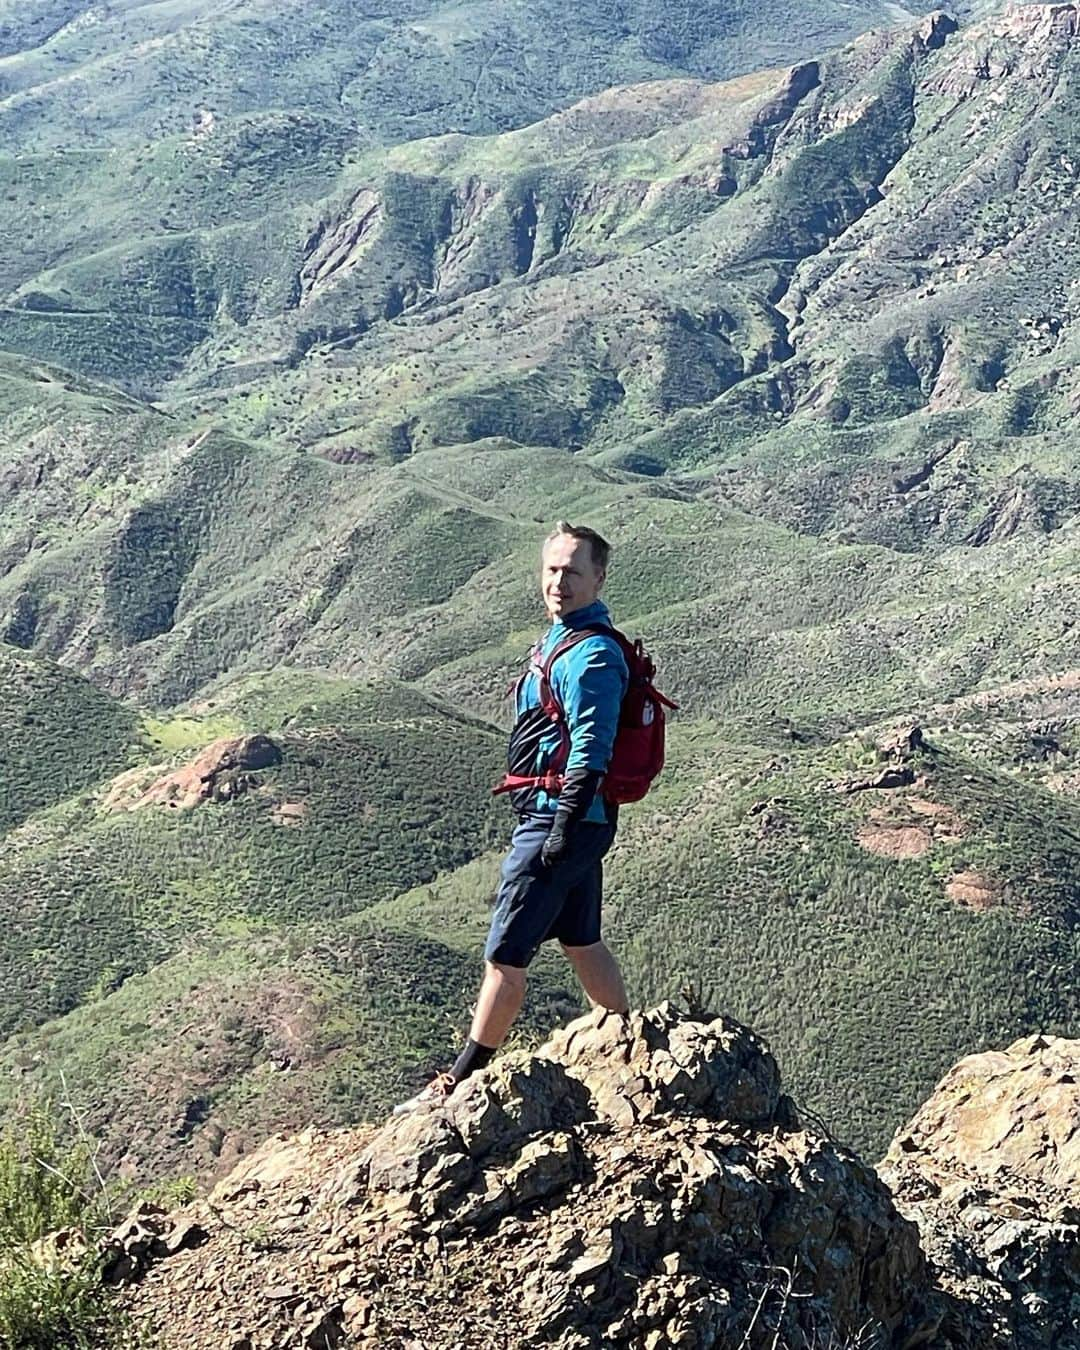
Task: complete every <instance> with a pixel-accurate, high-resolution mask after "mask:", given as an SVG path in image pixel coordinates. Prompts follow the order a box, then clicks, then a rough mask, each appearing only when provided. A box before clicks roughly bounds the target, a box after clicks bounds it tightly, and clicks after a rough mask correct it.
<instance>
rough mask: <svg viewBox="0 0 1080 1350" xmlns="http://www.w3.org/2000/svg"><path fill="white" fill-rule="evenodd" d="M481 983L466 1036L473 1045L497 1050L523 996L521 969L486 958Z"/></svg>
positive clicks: (517, 1010) (519, 1006) (519, 1007)
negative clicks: (474, 1043) (473, 1042)
mask: <svg viewBox="0 0 1080 1350" xmlns="http://www.w3.org/2000/svg"><path fill="white" fill-rule="evenodd" d="M484 964H485V970H484V982H483V984H481V986H480V994H479V997H478V998H477V1000H476V1011H475V1012H474V1013H473V1020H472V1026H471V1027H470V1029H469V1037H470V1039H471V1040H474V1041H475V1042H476V1043H477V1045H484V1046H488V1047H489V1048H490V1049H492V1050H497V1049H498V1048H499V1046H500V1045H502V1043H503V1041H504V1040H505V1039H506V1033H507V1032H508V1031H509V1030H510V1027H511V1025H512V1024H513V1021H514V1018H515V1017H516V1016H517V1015H518V1013H519V1012H520V1011H521V1005H522V1003H523V1001H524V999H525V971H524V970H522V969H520V968H519V967H518V966H504V965H501V964H499V963H498V962H496V961H487V962H485V963H484Z"/></svg>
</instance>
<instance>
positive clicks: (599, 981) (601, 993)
mask: <svg viewBox="0 0 1080 1350" xmlns="http://www.w3.org/2000/svg"><path fill="white" fill-rule="evenodd" d="M563 951H564V952H565V953H566V956H567V959H568V960H569V961H570V964H571V965H572V966H573V967H574V971H575V973H576V974H577V977H578V979H579V980H580V981H581V987H582V988H583V989H584V990H585V993H586V994H587V995H588V996H589V1001H590V1002H591V1003H592V1005H593V1007H596V1008H607V1009H608V1011H609V1012H618V1013H625V1012H629V1011H630V1000H629V999H628V998H627V996H626V985H625V984H623V977H622V973H621V972H620V970H619V964H618V962H617V961H616V960H615V958H614V957H613V956H612V954H611V952H609V951H608V949H607V947H606V946H605V945H604V943H602V942H594V943H592V944H591V945H590V946H588V947H566V946H564V947H563Z"/></svg>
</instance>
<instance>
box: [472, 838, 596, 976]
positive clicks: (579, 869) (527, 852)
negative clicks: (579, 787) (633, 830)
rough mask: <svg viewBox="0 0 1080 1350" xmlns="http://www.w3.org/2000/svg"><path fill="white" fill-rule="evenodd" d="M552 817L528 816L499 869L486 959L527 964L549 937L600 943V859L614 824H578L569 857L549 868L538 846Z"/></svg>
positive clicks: (586, 944)
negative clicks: (498, 880) (498, 883)
mask: <svg viewBox="0 0 1080 1350" xmlns="http://www.w3.org/2000/svg"><path fill="white" fill-rule="evenodd" d="M554 819H555V817H554V816H553V815H549V816H526V817H525V819H524V820H523V821H522V822H521V824H520V825H519V826H518V827H517V829H516V830H515V831H514V834H513V837H512V839H511V841H510V852H509V853H508V854H507V856H506V858H505V859H504V861H503V865H502V870H501V873H500V876H501V881H500V885H499V894H498V898H497V900H496V902H495V913H494V915H493V916H492V920H491V932H490V933H489V935H488V940H487V946H486V947H485V948H484V958H485V960H488V961H496V962H498V963H499V965H503V966H520V967H525V966H527V965H528V964H529V962H530V961H531V960H532V959H533V957H534V956H535V955H536V953H537V951H538V949H539V947H540V944H541V943H542V942H546V941H548V939H550V938H556V939H557V940H558V941H559V942H561V943H563V944H564V945H565V946H567V947H590V946H592V944H593V943H594V942H599V941H600V904H601V900H602V899H603V890H604V873H603V867H602V865H601V859H602V858H603V856H604V854H605V853H606V852H607V851H608V849H609V848H610V847H611V844H612V840H613V839H614V838H615V826H614V825H611V824H604V825H602V824H593V823H592V822H590V821H581V822H579V823H578V824H577V825H575V826H574V827H573V833H572V835H571V836H570V849H569V852H568V853H567V855H566V857H564V858H563V859H561V860H560V861H559V862H557V863H556V864H555V865H554V867H547V866H545V865H544V864H543V863H542V862H541V861H540V850H541V849H542V848H543V846H544V840H545V839H546V838H547V837H548V834H549V833H550V831H551V826H552V822H553V821H554Z"/></svg>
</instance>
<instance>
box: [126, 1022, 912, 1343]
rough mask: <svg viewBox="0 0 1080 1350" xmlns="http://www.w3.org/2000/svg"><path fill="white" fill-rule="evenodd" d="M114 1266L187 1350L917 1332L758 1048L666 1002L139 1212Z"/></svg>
mask: <svg viewBox="0 0 1080 1350" xmlns="http://www.w3.org/2000/svg"><path fill="white" fill-rule="evenodd" d="M253 1234H254V1237H253V1236H252V1235H253ZM155 1257H158V1258H165V1259H157V1260H155V1259H154V1258H155ZM112 1270H113V1278H114V1279H115V1280H117V1281H118V1282H125V1283H126V1282H130V1281H137V1283H135V1285H134V1288H133V1290H132V1300H133V1303H134V1305H135V1308H136V1310H137V1311H139V1312H142V1313H148V1314H150V1315H151V1317H152V1319H153V1321H154V1323H155V1324H156V1325H158V1326H160V1327H163V1328H168V1333H169V1334H168V1344H174V1345H180V1344H184V1345H185V1346H187V1347H189V1350H195V1347H201V1346H206V1347H210V1346H214V1347H221V1346H228V1347H231V1348H232V1350H242V1348H250V1347H256V1346H258V1347H277V1346H282V1347H284V1346H286V1345H290V1346H291V1345H296V1344H304V1345H316V1344H317V1345H320V1346H322V1345H323V1344H330V1345H334V1344H337V1343H338V1341H339V1340H340V1339H341V1338H342V1337H344V1336H348V1337H349V1338H350V1343H354V1339H355V1343H356V1344H360V1345H368V1344H371V1345H374V1344H378V1345H380V1346H405V1345H414V1344H421V1345H424V1346H426V1347H443V1346H445V1347H451V1346H453V1347H455V1348H457V1347H477V1348H479V1347H481V1346H483V1347H491V1346H494V1345H499V1344H503V1343H504V1342H503V1338H504V1337H505V1335H506V1328H507V1327H508V1326H513V1327H514V1328H515V1340H514V1342H513V1343H514V1344H515V1345H520V1346H526V1345H549V1344H556V1343H557V1344H559V1345H560V1346H567V1347H569V1346H577V1347H581V1348H582V1350H584V1347H596V1346H602V1345H627V1346H629V1345H634V1346H638V1345H640V1346H647V1347H649V1350H662V1348H663V1347H675V1346H697V1345H717V1346H720V1345H729V1344H730V1345H736V1344H742V1345H744V1346H746V1347H757V1346H760V1347H766V1346H772V1345H779V1344H787V1343H788V1342H789V1341H790V1342H791V1343H792V1344H797V1345H802V1344H804V1343H810V1341H811V1338H812V1337H813V1336H815V1335H817V1336H819V1337H824V1339H825V1341H828V1338H829V1336H830V1335H836V1336H843V1335H846V1334H848V1333H850V1332H852V1331H854V1330H855V1329H856V1328H857V1327H859V1326H861V1325H863V1324H864V1323H866V1322H867V1321H870V1322H872V1323H873V1324H874V1325H876V1326H878V1327H879V1328H880V1330H881V1334H882V1336H883V1338H884V1339H883V1340H882V1344H883V1345H889V1346H896V1347H899V1346H901V1345H908V1344H913V1343H915V1342H914V1341H912V1340H911V1339H910V1338H911V1337H913V1336H917V1335H919V1334H920V1333H923V1334H928V1333H930V1332H932V1329H933V1327H934V1325H935V1317H934V1315H933V1313H932V1312H931V1311H929V1309H930V1307H931V1301H930V1299H929V1297H928V1295H929V1285H928V1275H927V1271H926V1266H925V1263H924V1261H923V1258H922V1255H921V1252H920V1250H919V1243H918V1236H917V1232H916V1229H915V1227H914V1225H913V1224H910V1223H908V1222H906V1221H905V1220H904V1219H902V1218H901V1217H900V1216H899V1215H898V1214H897V1212H896V1211H895V1209H894V1207H893V1205H892V1202H891V1200H890V1198H889V1195H888V1192H887V1191H886V1190H885V1188H884V1187H883V1186H882V1185H881V1184H880V1182H878V1180H877V1178H876V1177H875V1176H874V1174H873V1172H872V1171H871V1170H870V1169H868V1168H866V1167H864V1166H863V1165H862V1164H861V1163H860V1162H859V1161H858V1159H857V1158H855V1157H854V1155H852V1154H850V1153H849V1152H847V1151H846V1150H844V1149H843V1148H841V1147H839V1146H838V1145H836V1144H835V1143H833V1142H832V1141H831V1140H830V1139H829V1138H828V1137H827V1136H826V1134H825V1133H824V1132H823V1131H822V1130H820V1129H816V1128H814V1127H812V1126H810V1125H807V1124H804V1123H803V1122H802V1121H801V1120H800V1118H799V1116H798V1113H797V1111H796V1109H795V1107H794V1105H793V1104H792V1102H791V1101H790V1100H789V1099H788V1098H787V1097H785V1096H784V1095H783V1093H782V1091H781V1083H780V1076H779V1072H778V1070H777V1067H776V1063H775V1060H774V1059H773V1057H772V1055H771V1054H770V1053H769V1051H768V1049H767V1047H766V1046H765V1044H764V1043H763V1042H762V1041H761V1039H760V1038H759V1037H757V1036H756V1035H755V1034H754V1033H753V1032H751V1031H749V1030H747V1029H746V1028H745V1027H743V1026H741V1025H740V1024H739V1023H737V1022H735V1021H734V1020H732V1019H731V1018H728V1017H715V1018H706V1017H699V1016H696V1015H688V1014H684V1013H681V1012H679V1011H678V1010H676V1009H675V1008H673V1007H672V1006H671V1005H670V1004H665V1005H662V1006H661V1007H659V1008H656V1009H654V1010H652V1011H650V1012H645V1013H632V1014H630V1015H629V1016H627V1017H621V1016H617V1015H614V1014H610V1013H604V1012H595V1013H593V1014H590V1015H589V1016H586V1017H583V1018H580V1019H578V1020H577V1021H575V1022H573V1023H571V1024H570V1025H569V1026H568V1027H566V1028H565V1029H564V1030H562V1031H560V1032H558V1033H557V1034H556V1035H555V1036H553V1037H552V1039H551V1040H550V1041H549V1042H548V1043H547V1044H546V1045H545V1046H544V1047H543V1048H542V1049H541V1050H540V1051H539V1052H538V1053H537V1054H535V1055H532V1056H530V1055H525V1054H520V1053H519V1054H512V1055H507V1056H504V1057H502V1058H501V1059H500V1060H498V1061H496V1063H495V1064H494V1065H493V1066H492V1067H491V1068H490V1069H488V1070H487V1071H485V1072H483V1073H481V1074H478V1075H476V1076H475V1077H474V1078H473V1079H471V1080H469V1081H468V1082H467V1083H465V1084H463V1085H462V1086H461V1087H460V1088H459V1089H458V1090H457V1091H456V1092H455V1093H454V1094H453V1095H452V1096H451V1098H450V1099H449V1101H448V1102H447V1103H446V1105H445V1107H443V1108H441V1109H438V1110H433V1111H430V1112H425V1113H417V1114H413V1115H409V1116H405V1117H398V1118H392V1119H391V1120H390V1121H389V1122H387V1124H385V1125H384V1126H383V1127H382V1128H381V1129H380V1130H378V1131H377V1132H375V1133H374V1134H372V1133H371V1132H370V1131H366V1132H337V1133H333V1134H318V1133H315V1132H313V1131H309V1132H307V1133H305V1134H304V1135H301V1136H299V1137H298V1138H295V1139H292V1140H283V1139H275V1140H271V1141H270V1142H269V1143H268V1144H267V1145H266V1146H265V1147H264V1148H263V1149H261V1150H260V1151H259V1152H258V1153H256V1154H254V1155H253V1156H252V1157H251V1158H249V1159H247V1160H245V1161H244V1162H243V1163H241V1164H240V1166H239V1167H238V1168H237V1169H236V1170H235V1171H234V1172H233V1173H232V1175H231V1176H230V1177H228V1178H226V1179H225V1180H224V1181H223V1182H222V1183H220V1184H219V1185H218V1187H217V1188H216V1189H215V1191H213V1192H212V1193H211V1195H210V1196H209V1197H208V1198H207V1199H206V1200H205V1201H199V1202H196V1203H195V1204H194V1205H192V1206H189V1207H188V1209H187V1210H185V1211H182V1212H180V1213H179V1214H177V1215H173V1216H165V1215H163V1214H161V1213H160V1212H155V1211H153V1210H150V1209H147V1208H146V1207H144V1209H143V1210H142V1211H140V1212H139V1213H138V1214H136V1215H135V1216H134V1217H133V1219H132V1220H131V1221H129V1224H128V1225H127V1226H126V1227H125V1229H124V1230H121V1232H120V1233H119V1234H118V1235H117V1238H116V1241H115V1244H114V1256H113V1260H112ZM208 1310H210V1311H208ZM298 1328H303V1329H304V1331H303V1334H304V1335H306V1336H307V1337H308V1339H306V1340H305V1339H296V1337H297V1329H298ZM781 1338H782V1339H781Z"/></svg>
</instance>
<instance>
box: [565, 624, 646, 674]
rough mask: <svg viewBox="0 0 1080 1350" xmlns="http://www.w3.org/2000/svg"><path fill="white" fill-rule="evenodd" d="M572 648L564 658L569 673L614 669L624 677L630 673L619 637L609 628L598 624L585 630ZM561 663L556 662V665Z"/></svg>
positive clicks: (575, 640)
mask: <svg viewBox="0 0 1080 1350" xmlns="http://www.w3.org/2000/svg"><path fill="white" fill-rule="evenodd" d="M571 641H572V643H573V645H572V646H570V647H569V648H568V650H567V652H566V655H565V656H564V657H563V661H565V662H566V669H567V670H569V671H575V670H576V671H577V672H578V673H580V672H581V671H583V670H586V669H587V670H602V669H605V668H607V667H612V668H614V669H616V670H618V671H620V672H621V673H622V674H623V675H626V674H628V673H629V668H628V667H627V664H626V657H625V656H624V655H623V650H622V646H621V645H620V643H619V639H618V637H617V636H616V635H615V633H614V632H613V631H612V629H611V628H609V627H607V626H601V625H600V624H597V625H596V626H595V627H590V628H588V629H586V630H585V632H584V636H581V637H576V638H573V639H571ZM558 664H559V663H558V662H556V665H558Z"/></svg>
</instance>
